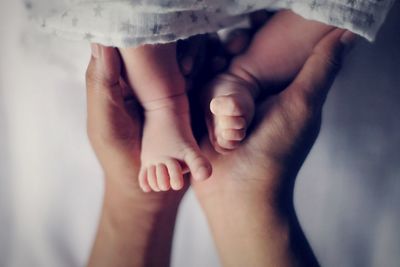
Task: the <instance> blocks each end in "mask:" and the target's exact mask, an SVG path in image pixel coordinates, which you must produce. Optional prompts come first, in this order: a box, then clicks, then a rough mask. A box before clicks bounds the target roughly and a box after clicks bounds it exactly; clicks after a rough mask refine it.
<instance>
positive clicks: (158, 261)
mask: <svg viewBox="0 0 400 267" xmlns="http://www.w3.org/2000/svg"><path fill="white" fill-rule="evenodd" d="M344 36H346V38H343V37H344ZM244 37H245V38H248V37H246V36H244ZM250 39H251V38H250ZM341 39H342V40H346V42H345V43H346V44H347V45H350V44H351V43H352V42H353V40H352V39H353V36H352V35H351V34H348V33H347V34H346V33H345V34H343V31H342V30H334V31H332V32H330V33H329V34H328V35H327V36H325V37H324V39H323V40H322V41H321V42H319V43H318V45H317V46H316V47H315V48H314V49H313V52H312V54H311V56H310V57H309V58H308V60H307V62H306V64H305V66H304V67H303V68H302V70H301V72H300V73H299V75H297V77H296V78H295V79H294V81H293V82H291V83H290V85H289V86H286V87H287V88H286V89H285V90H283V91H282V92H281V93H279V94H276V95H274V96H271V97H268V98H266V99H264V100H263V101H262V103H261V104H260V106H259V108H258V109H257V112H256V114H257V115H256V116H255V119H254V126H253V127H252V128H251V131H250V132H249V137H248V138H247V139H246V141H245V142H244V143H243V145H242V146H240V147H239V148H238V149H236V150H234V151H233V152H231V153H229V154H227V155H221V154H218V153H217V152H215V150H214V149H213V147H212V145H211V144H210V142H209V140H208V138H204V141H203V142H202V149H203V153H204V154H205V155H206V156H207V157H208V158H209V159H210V161H211V162H212V164H213V168H214V173H213V175H212V177H211V178H210V179H209V180H207V181H205V182H202V183H197V182H196V183H194V184H193V187H194V189H195V192H196V194H197V196H198V199H199V201H200V203H201V205H202V207H203V209H204V212H205V213H206V215H207V218H208V220H209V223H210V227H211V229H212V232H213V236H214V239H215V242H216V244H217V247H218V250H219V253H220V256H221V260H222V263H223V265H224V266H314V265H317V263H316V260H315V257H314V256H313V254H312V251H311V249H310V247H309V245H308V242H307V240H306V239H305V237H304V235H303V233H302V231H301V228H300V226H299V224H298V221H297V219H296V215H295V212H294V208H293V188H294V182H295V177H296V174H297V171H298V169H299V168H300V166H301V165H302V162H303V161H304V159H305V157H306V155H307V153H308V151H309V150H310V148H311V146H312V144H313V142H314V141H315V138H316V136H317V134H318V130H319V126H320V118H321V110H322V105H323V103H324V100H325V98H326V95H327V93H328V90H329V88H330V84H331V82H332V80H333V78H334V76H335V74H336V73H337V70H338V65H339V63H340V61H341V56H342V54H343V51H344V48H345V47H344V45H343V43H341V42H340V40H341ZM92 50H93V56H92V58H91V61H90V64H89V67H88V71H87V88H88V92H87V94H88V135H89V138H90V141H91V143H92V146H93V148H94V150H95V152H96V155H97V157H98V159H99V161H100V163H101V165H102V167H103V170H104V173H105V196H104V204H103V210H102V215H101V218H100V222H99V228H98V233H97V236H96V240H95V243H94V246H93V249H92V253H91V257H90V260H89V263H88V265H89V266H169V259H170V250H171V241H172V234H173V228H174V224H175V217H176V212H177V208H178V205H179V202H180V200H181V198H182V195H183V193H184V191H185V190H181V191H178V192H174V191H170V192H161V193H149V194H145V193H143V192H142V190H140V187H139V184H138V179H137V177H138V175H139V169H140V154H141V151H140V147H141V133H142V117H141V116H140V112H138V110H139V108H138V106H139V105H138V103H137V101H136V100H135V98H134V96H133V95H132V91H131V90H129V88H128V87H127V86H126V84H125V83H124V82H123V81H122V79H121V64H122V63H121V60H120V57H119V54H118V51H117V50H115V49H112V48H105V47H101V46H98V45H93V46H92ZM189 50H190V49H189ZM211 50H212V51H215V49H211ZM217 56H218V55H216V54H207V57H206V58H207V59H210V61H211V62H214V61H213V58H215V57H217ZM182 58H185V57H184V56H183V57H182ZM188 61H189V62H190V61H191V60H190V57H189V60H188ZM206 63H209V62H206ZM188 65H189V66H190V65H192V66H195V65H196V64H188ZM205 65H206V66H208V68H207V70H209V69H212V70H222V69H223V67H221V65H219V66H217V65H218V64H215V65H214V64H211V63H210V65H207V64H205ZM209 66H212V68H209ZM183 68H184V67H183ZM188 69H190V67H189V68H188ZM188 69H186V73H190V70H188ZM213 75H214V74H213V73H206V74H204V73H203V74H199V75H198V76H197V77H200V78H202V77H212V76H213ZM189 76H190V75H189ZM191 79H193V83H194V84H196V77H193V78H191Z"/></svg>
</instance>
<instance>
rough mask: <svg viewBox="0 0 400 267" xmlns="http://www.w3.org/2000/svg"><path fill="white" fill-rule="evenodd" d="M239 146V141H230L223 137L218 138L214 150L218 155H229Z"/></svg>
mask: <svg viewBox="0 0 400 267" xmlns="http://www.w3.org/2000/svg"><path fill="white" fill-rule="evenodd" d="M239 145H240V141H232V140H228V139H225V138H223V137H218V139H217V142H216V144H215V145H214V149H215V150H216V151H217V152H218V153H220V154H226V153H229V152H230V151H231V150H234V149H236V148H237V147H238V146H239Z"/></svg>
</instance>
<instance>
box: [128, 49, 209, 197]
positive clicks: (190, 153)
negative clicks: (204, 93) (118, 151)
mask: <svg viewBox="0 0 400 267" xmlns="http://www.w3.org/2000/svg"><path fill="white" fill-rule="evenodd" d="M120 52H121V56H122V59H123V63H124V67H125V68H124V70H125V73H126V80H127V82H128V84H129V86H130V87H131V88H132V90H133V91H134V92H135V95H136V96H137V99H138V100H139V102H140V104H141V105H142V107H143V110H144V126H143V140H142V153H141V171H140V173H139V183H140V186H141V188H142V190H143V191H144V192H150V191H151V190H153V191H156V192H159V191H168V190H169V189H171V188H172V189H173V190H179V189H181V188H182V187H183V175H184V172H185V171H190V173H191V174H192V176H193V177H194V178H195V179H197V180H204V179H207V178H208V177H209V176H210V174H211V166H210V164H209V162H208V160H207V159H206V158H204V157H203V156H202V153H201V151H200V149H199V147H198V145H197V142H196V140H195V139H194V137H193V133H192V129H191V127H190V126H191V122H190V109H189V101H188V98H187V95H186V85H185V80H184V78H183V75H182V74H181V72H180V69H179V67H178V64H177V56H176V43H170V44H160V45H144V46H140V47H137V48H124V49H120Z"/></svg>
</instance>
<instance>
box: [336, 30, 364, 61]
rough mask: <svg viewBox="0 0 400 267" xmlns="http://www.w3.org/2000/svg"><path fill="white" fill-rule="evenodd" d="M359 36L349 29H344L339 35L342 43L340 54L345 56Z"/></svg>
mask: <svg viewBox="0 0 400 267" xmlns="http://www.w3.org/2000/svg"><path fill="white" fill-rule="evenodd" d="M359 39H360V38H359V36H358V35H357V34H355V33H352V32H351V31H345V32H344V33H343V34H342V36H341V37H340V42H341V43H342V45H343V52H342V56H346V55H347V54H348V53H349V52H350V51H351V50H352V49H353V47H354V46H355V44H356V43H357V41H358V40H359Z"/></svg>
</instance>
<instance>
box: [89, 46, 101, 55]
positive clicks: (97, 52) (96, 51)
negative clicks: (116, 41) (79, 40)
mask: <svg viewBox="0 0 400 267" xmlns="http://www.w3.org/2000/svg"><path fill="white" fill-rule="evenodd" d="M90 48H91V50H92V57H94V58H99V57H100V46H99V45H98V44H90Z"/></svg>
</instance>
